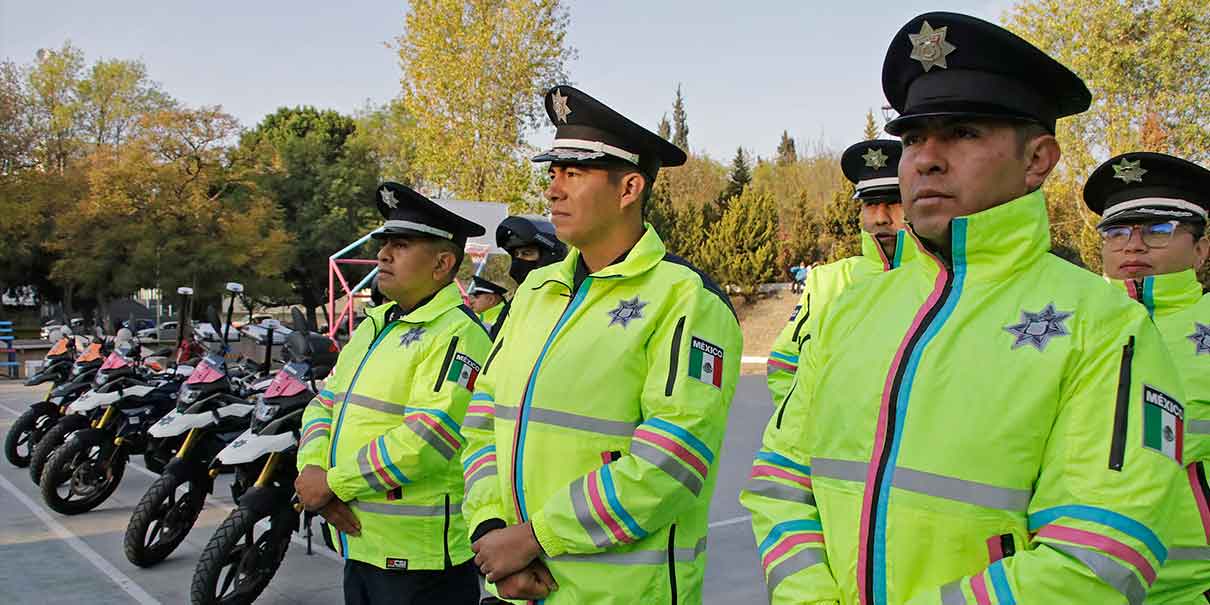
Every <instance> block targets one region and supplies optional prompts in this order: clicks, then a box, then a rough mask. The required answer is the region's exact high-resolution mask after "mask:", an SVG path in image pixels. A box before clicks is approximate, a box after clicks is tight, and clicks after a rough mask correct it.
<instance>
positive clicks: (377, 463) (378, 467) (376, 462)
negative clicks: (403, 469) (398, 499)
mask: <svg viewBox="0 0 1210 605" xmlns="http://www.w3.org/2000/svg"><path fill="white" fill-rule="evenodd" d="M370 464H371V465H373V467H374V474H375V475H378V478H379V479H381V480H382V482H383V483H385V484H386V485H388V486H391V487H399V482H398V481H396V480H395V479H394V478H393V477H391V473H388V472H387V469H386V468H385V467H383V464H382V458H381V457H379V455H378V440H377V439H375V440H373V441H371V442H370Z"/></svg>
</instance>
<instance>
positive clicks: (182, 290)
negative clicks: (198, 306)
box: [176, 286, 193, 296]
mask: <svg viewBox="0 0 1210 605" xmlns="http://www.w3.org/2000/svg"><path fill="white" fill-rule="evenodd" d="M176 293H177V294H180V295H181V296H193V288H190V287H187V286H181V287H179V288H177V289H176Z"/></svg>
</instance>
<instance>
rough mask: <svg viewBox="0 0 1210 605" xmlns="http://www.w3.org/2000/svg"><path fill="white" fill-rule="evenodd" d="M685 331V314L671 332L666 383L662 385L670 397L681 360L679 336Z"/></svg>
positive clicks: (665, 394) (666, 394) (665, 393)
mask: <svg viewBox="0 0 1210 605" xmlns="http://www.w3.org/2000/svg"><path fill="white" fill-rule="evenodd" d="M684 333H685V316H684V315H682V316H681V318H680V319H679V320H677V322H676V330H673V332H672V351H671V352H670V353H669V357H668V383H667V385H665V386H664V396H665V397H672V387H675V386H676V370H677V364H678V362H680V360H681V337H682V336H683V335H684Z"/></svg>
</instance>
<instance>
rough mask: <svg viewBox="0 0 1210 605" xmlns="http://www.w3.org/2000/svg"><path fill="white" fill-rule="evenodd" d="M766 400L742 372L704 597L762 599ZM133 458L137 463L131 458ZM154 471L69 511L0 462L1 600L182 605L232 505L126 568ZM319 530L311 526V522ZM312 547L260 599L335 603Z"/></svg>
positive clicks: (327, 571) (14, 411)
mask: <svg viewBox="0 0 1210 605" xmlns="http://www.w3.org/2000/svg"><path fill="white" fill-rule="evenodd" d="M43 390H44V389H43V388H42V387H34V388H25V387H23V386H21V385H20V384H19V383H14V382H11V381H3V380H0V434H2V433H7V431H8V427H9V425H10V424H11V423H12V421H13V419H15V418H16V416H17V415H18V414H19V413H20V412H22V411H24V409H25V408H26V407H27V405H28V404H29V403H30V402H31V401H33V400H35V399H38V398H40V396H41V395H42V394H43ZM771 412H772V406H771V405H770V403H769V395H768V392H767V391H766V390H765V386H764V378H763V377H758V376H745V377H743V378H742V379H741V382H740V385H739V389H738V391H737V393H736V398H735V402H734V404H733V405H732V408H731V417H730V428H729V430H728V434H727V439H726V442H725V444H724V445H723V451H722V455H721V457H720V463H721V464H722V468H721V469H720V474H719V477H720V479H719V482H718V487H717V488H716V490H715V494H714V504H713V507H712V509H711V520H712V523H711V529H710V537H709V545H710V546H709V548H710V550H709V566H708V568H707V572H706V586H705V594H706V598H705V602H706V603H710V604H723V603H728V604H730V603H752V602H759V601H762V600H764V594H765V591H764V587H763V584H762V582H761V578H760V571H759V567H758V562H757V559H756V552H755V546H754V544H753V541H752V531H751V528H750V526H749V524H748V521H747V515H746V511H745V510H744V509H743V508H742V507H740V505H739V502H738V500H737V498H738V496H739V490H740V488H741V487H742V486H743V482H744V479H745V478H746V477H747V470H748V466H749V464H750V462H751V460H752V455H753V454H754V453H755V451H756V448H757V446H758V445H759V442H760V433H761V430H762V429H763V428H764V426H765V422H766V421H767V420H768V418H769V415H770V413H771ZM134 462H141V458H140V457H136V458H135V459H134ZM154 478H155V476H154V475H153V474H151V473H150V472H149V471H147V470H146V469H143V468H142V467H141V466H137V465H132V466H130V467H128V470H127V472H126V476H125V478H124V479H123V481H122V485H121V487H120V488H119V489H118V491H117V492H116V493H115V494H114V495H113V497H111V498H110V499H109V500H108V501H107V502H106V503H105V504H103V505H102V506H101V507H99V508H97V509H96V510H94V511H92V512H90V513H86V514H83V515H78V516H74V517H67V516H63V515H59V514H58V513H55V512H52V511H50V510H49V509H48V508H46V507H45V505H44V504H42V498H41V495H40V494H39V493H38V491H37V489H36V486H34V484H33V483H32V482H31V481H30V480H29V475H28V473H27V472H26V469H17V468H14V467H12V466H11V465H9V464H8V462H7V461H5V460H3V459H0V587H2V588H0V591H2V592H3V593H4V597H3V602H4V603H5V604H6V605H24V604H36V605H44V604H46V603H64V602H80V601H82V600H85V599H84V597H85V595H87V599H86V600H87V601H88V602H89V603H90V604H92V605H108V604H111V603H115V604H116V603H140V604H143V605H149V604H153V603H187V602H188V599H189V583H190V579H191V578H192V577H193V569H194V566H195V565H196V563H197V558H198V556H199V555H200V554H201V550H202V548H203V547H204V546H205V544H206V541H207V540H209V538H210V535H211V534H212V533H213V532H214V528H215V527H216V526H217V525H218V524H219V523H221V522H222V520H223V518H224V517H225V516H226V515H227V512H228V511H229V510H230V509H231V506H232V503H231V499H230V492H229V491H228V489H227V485H226V482H225V481H222V480H220V484H219V485H218V486H216V488H215V495H214V496H211V497H210V498H209V499H208V500H207V503H206V509H205V510H204V511H203V513H202V517H201V519H199V520H198V523H197V525H196V526H195V527H194V529H193V532H192V533H190V534H189V537H188V538H187V539H186V541H185V543H184V544H182V545H181V546H180V547H179V548H178V549H177V551H176V552H175V553H174V554H173V555H172V556H171V557H169V558H168V560H166V561H164V562H163V563H161V564H160V565H159V566H157V567H155V568H152V569H140V568H138V567H135V566H134V565H131V564H130V562H128V561H127V560H126V557H125V556H124V555H123V554H122V537H123V535H124V533H125V531H126V523H127V521H128V520H129V517H130V514H131V511H132V510H133V509H134V506H135V504H136V503H137V502H138V500H139V498H140V497H141V496H142V495H143V492H145V491H146V490H147V488H148V486H150V485H151V482H152V481H153V480H154ZM317 529H318V528H317ZM315 553H316V554H314V555H311V556H307V554H306V549H305V548H304V544H303V543H302V542H301V541H300V542H296V543H295V544H292V545H291V547H290V550H289V553H288V554H287V556H286V560H285V562H284V563H283V565H282V569H281V570H280V571H279V572H278V574H277V576H276V577H275V578H274V579H273V582H272V583H271V584H270V585H269V588H268V590H266V591H265V594H264V595H263V596H262V597H261V598H260V600H258V603H269V604H286V603H290V604H294V603H298V604H304V603H323V604H330V603H339V602H340V601H341V600H342V593H341V591H340V582H341V563H340V560H339V558H338V557H337V556H336V555H335V554H333V553H331V552H330V551H326V550H325V549H324V547H323V543H322V541H321V540H320V538H319V537H318V536H316V539H315Z"/></svg>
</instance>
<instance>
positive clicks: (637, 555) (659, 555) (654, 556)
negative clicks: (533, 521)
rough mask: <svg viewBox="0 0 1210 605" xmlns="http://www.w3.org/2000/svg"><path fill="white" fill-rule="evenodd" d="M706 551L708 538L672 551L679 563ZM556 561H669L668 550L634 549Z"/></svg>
mask: <svg viewBox="0 0 1210 605" xmlns="http://www.w3.org/2000/svg"><path fill="white" fill-rule="evenodd" d="M704 552H706V539H705V538H702V539H701V540H698V541H697V544H696V545H694V547H693V548H677V549H674V550H673V551H672V555H673V558H675V559H676V562H677V563H692V562H693V561H695V560H696V559H697V558H698V557H700V556H701V554H702V553H704ZM552 558H553V559H554V560H555V561H559V562H562V561H576V562H580V563H603V564H605V565H665V564H667V563H668V551H666V550H632V551H630V552H602V553H595V554H588V555H581V554H574V555H560V556H558V557H552Z"/></svg>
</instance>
